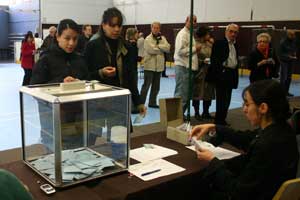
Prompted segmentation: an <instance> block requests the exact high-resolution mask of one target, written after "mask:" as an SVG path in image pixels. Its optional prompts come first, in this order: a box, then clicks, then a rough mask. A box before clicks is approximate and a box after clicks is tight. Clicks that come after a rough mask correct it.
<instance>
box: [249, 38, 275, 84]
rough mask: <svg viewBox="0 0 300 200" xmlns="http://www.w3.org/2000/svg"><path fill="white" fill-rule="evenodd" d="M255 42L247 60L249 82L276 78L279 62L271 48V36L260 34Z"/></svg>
mask: <svg viewBox="0 0 300 200" xmlns="http://www.w3.org/2000/svg"><path fill="white" fill-rule="evenodd" d="M256 41H257V45H256V47H255V48H254V49H253V50H252V52H251V53H250V55H249V58H248V68H249V69H250V70H251V73H250V76H249V79H250V82H251V83H253V82H255V81H259V80H264V79H272V78H273V77H274V78H277V77H278V71H279V61H278V59H277V56H276V54H275V51H274V49H273V48H272V47H271V36H270V35H269V34H268V33H260V34H258V35H257V37H256Z"/></svg>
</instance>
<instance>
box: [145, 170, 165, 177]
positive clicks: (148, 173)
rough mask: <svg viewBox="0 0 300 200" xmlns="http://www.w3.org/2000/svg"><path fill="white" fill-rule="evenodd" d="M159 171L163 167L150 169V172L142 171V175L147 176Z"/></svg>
mask: <svg viewBox="0 0 300 200" xmlns="http://www.w3.org/2000/svg"><path fill="white" fill-rule="evenodd" d="M159 171H161V169H156V170H153V171H150V172H145V173H142V174H141V176H147V175H150V174H153V173H156V172H159Z"/></svg>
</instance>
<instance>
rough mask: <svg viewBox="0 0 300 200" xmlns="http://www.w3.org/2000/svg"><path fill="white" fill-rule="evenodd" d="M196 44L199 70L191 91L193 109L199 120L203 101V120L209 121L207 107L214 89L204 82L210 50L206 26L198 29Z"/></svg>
mask: <svg viewBox="0 0 300 200" xmlns="http://www.w3.org/2000/svg"><path fill="white" fill-rule="evenodd" d="M196 35H197V38H198V39H197V40H196V43H197V44H199V45H200V46H201V49H200V51H199V52H198V63H199V69H198V71H196V73H195V79H194V89H193V107H194V109H195V118H196V119H198V120H199V119H200V118H201V117H200V113H199V107H200V100H203V113H202V118H203V119H211V118H212V117H211V116H210V114H209V107H210V105H211V101H212V99H215V87H214V85H213V84H212V83H210V82H207V81H205V78H206V75H207V71H208V68H209V66H210V55H211V49H212V45H213V44H212V42H211V36H210V30H209V28H208V27H206V26H201V27H199V28H198V30H197V32H196Z"/></svg>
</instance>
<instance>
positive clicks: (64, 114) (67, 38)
mask: <svg viewBox="0 0 300 200" xmlns="http://www.w3.org/2000/svg"><path fill="white" fill-rule="evenodd" d="M78 32H79V31H78V25H77V23H76V22H74V21H73V20H71V19H64V20H62V21H60V22H59V25H58V27H57V33H56V40H57V41H56V42H54V43H53V45H51V46H50V48H49V49H48V50H46V51H45V52H44V53H43V54H42V56H41V57H40V59H39V60H38V62H37V63H36V65H35V66H34V68H33V74H32V79H31V82H30V83H31V84H46V83H62V82H72V81H76V80H78V79H79V80H88V79H89V75H88V70H87V66H86V65H85V61H84V59H83V58H82V57H81V56H80V55H79V54H77V53H75V48H76V45H77V39H78ZM39 112H40V113H41V115H43V117H41V118H40V123H41V141H42V143H43V144H45V145H46V146H48V147H49V149H51V148H52V147H53V137H52V136H51V135H49V134H47V132H48V133H53V131H52V129H53V127H52V125H51V123H50V122H51V121H52V120H53V119H52V117H53V116H52V106H51V105H49V104H47V103H45V102H42V101H39ZM61 120H62V124H63V126H62V135H63V138H62V140H63V149H68V148H78V147H80V146H81V145H82V144H83V140H82V133H83V128H82V126H81V122H82V104H80V103H79V102H72V103H67V104H64V105H62V107H61ZM71 123H72V124H74V125H75V129H74V130H76V131H74V132H70V131H68V130H70V128H69V129H68V124H71ZM69 127H70V126H69Z"/></svg>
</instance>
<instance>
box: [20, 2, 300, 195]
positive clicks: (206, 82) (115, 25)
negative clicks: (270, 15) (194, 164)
mask: <svg viewBox="0 0 300 200" xmlns="http://www.w3.org/2000/svg"><path fill="white" fill-rule="evenodd" d="M123 21H124V19H123V15H122V13H121V12H120V11H119V10H118V9H117V8H109V9H107V10H106V11H105V12H104V13H103V17H102V22H101V24H100V28H99V30H98V32H97V33H96V34H95V35H94V36H92V35H91V33H92V27H91V26H90V25H84V26H83V29H82V32H83V33H82V35H80V34H79V29H78V25H77V24H76V22H74V21H73V20H71V19H64V20H62V21H60V23H59V24H58V26H57V28H56V27H50V29H49V35H48V36H47V37H46V38H45V40H44V42H43V44H42V45H40V46H39V47H36V46H35V42H34V37H33V35H32V33H28V34H27V35H26V36H25V39H24V41H23V43H22V51H21V52H22V53H21V61H22V62H21V66H22V67H23V69H24V72H25V75H24V81H23V85H28V84H43V83H59V82H71V81H75V80H78V79H81V80H98V81H100V82H101V83H104V84H108V85H112V86H119V87H124V88H128V89H129V90H130V92H131V94H132V102H133V104H132V110H133V112H135V113H140V114H142V115H145V114H146V106H145V102H146V98H147V95H148V90H149V88H150V87H151V90H150V97H149V104H148V106H149V107H151V108H159V106H158V105H157V96H158V93H159V90H160V79H161V76H162V73H163V71H164V69H165V62H166V59H165V55H166V54H167V53H169V52H170V49H171V47H170V43H169V42H168V40H167V38H166V37H165V36H164V35H162V34H161V28H162V25H161V24H160V23H159V22H153V23H152V24H151V33H150V34H149V35H148V36H146V38H144V36H143V33H139V32H138V30H137V29H136V28H128V29H127V30H126V35H125V38H124V39H123V38H122V36H121V32H122V27H123ZM191 25H192V26H194V28H195V29H196V32H195V36H194V35H193V36H192V37H191V36H190V28H191ZM196 26H197V17H196V16H193V18H192V19H191V18H190V17H187V18H186V20H185V26H184V27H183V28H182V29H181V30H180V31H179V32H178V34H177V36H176V41H175V52H174V65H175V81H176V84H175V91H174V96H175V97H181V99H182V106H183V111H184V112H185V111H186V109H187V105H188V104H190V102H189V100H190V99H189V95H188V91H189V70H190V69H189V67H190V66H189V56H190V54H192V55H191V56H192V62H191V64H192V66H191V69H192V75H193V76H192V82H193V88H192V105H193V107H194V110H195V118H196V119H198V120H202V119H209V120H214V123H213V124H206V125H199V126H196V127H195V128H194V129H193V131H192V133H191V134H192V135H191V136H197V137H201V136H203V135H205V134H207V133H208V132H215V138H214V140H215V142H216V143H217V144H218V143H219V142H220V141H223V140H224V141H228V142H230V143H232V144H233V145H235V146H237V147H239V148H241V149H242V150H244V152H245V154H242V155H241V156H239V157H237V158H235V159H230V160H228V162H225V163H224V162H222V161H220V160H218V159H216V158H215V157H214V155H213V154H212V153H211V152H210V151H208V150H204V149H200V150H198V151H197V156H198V158H199V160H201V161H203V162H204V163H206V165H207V171H206V172H205V176H206V178H207V180H209V181H210V184H207V185H206V187H204V188H205V189H207V191H209V190H213V191H217V192H214V193H211V194H214V195H217V196H216V197H215V198H216V199H247V198H249V199H269V198H270V197H272V195H274V192H275V191H276V190H277V189H278V187H279V186H280V184H281V183H282V182H283V181H284V180H287V179H290V178H293V177H294V175H295V173H296V169H297V162H298V151H297V144H296V140H295V134H294V133H293V131H292V130H291V128H289V125H288V124H287V123H286V119H287V118H288V116H289V115H288V111H289V108H288V102H287V99H286V96H292V94H290V93H289V87H290V83H291V75H292V65H293V62H294V61H295V60H296V59H297V56H296V52H297V46H296V40H295V31H293V30H288V31H287V37H286V38H284V39H283V40H282V41H281V43H280V49H279V52H276V51H275V49H274V48H273V47H272V43H271V41H272V38H271V36H270V35H269V34H268V33H265V32H263V33H260V34H258V35H257V38H256V40H257V44H256V45H255V47H254V48H253V50H252V51H251V53H250V55H249V57H248V69H249V70H250V76H249V80H250V83H251V85H250V86H248V87H247V88H245V89H244V92H243V94H242V98H243V100H244V104H243V111H244V113H245V115H246V117H247V118H248V120H249V121H250V122H251V124H252V125H253V126H254V127H258V129H257V130H255V131H248V132H240V131H235V130H231V129H229V128H228V127H227V126H228V125H229V124H228V122H227V121H226V117H227V113H228V109H229V106H230V102H231V96H232V90H233V89H236V88H237V87H238V80H239V73H238V68H239V60H238V58H239V54H238V49H237V46H236V45H237V44H236V39H237V37H238V33H239V26H238V25H236V24H229V25H228V26H227V27H226V29H225V33H224V37H223V38H221V39H218V40H215V39H214V38H213V37H212V34H211V30H210V29H209V28H208V27H206V26H200V27H196ZM190 38H193V39H192V51H191V52H190V42H191V40H190ZM37 48H38V49H40V50H41V53H40V57H39V58H38V59H37V60H35V59H34V54H35V53H36V50H37ZM141 61H142V62H143V65H144V83H143V85H142V88H141V91H140V92H139V90H138V85H137V84H138V81H137V79H138V77H137V73H138V70H137V64H138V62H141ZM34 63H35V64H34ZM279 75H280V83H279V82H277V81H275V80H272V79H273V78H278V77H279ZM214 99H215V100H216V114H215V117H214V118H213V117H212V116H211V115H210V112H209V108H210V106H211V103H212V100H214ZM201 100H202V101H203V112H202V114H200V101H201ZM278 147H280V148H278ZM274 163H275V165H274ZM269 169H272V170H269ZM263 186H267V188H266V187H263ZM203 191H204V189H203ZM254 191H260V192H258V193H257V192H256V193H254ZM245 197H247V198H245ZM257 197H259V198H257Z"/></svg>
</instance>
